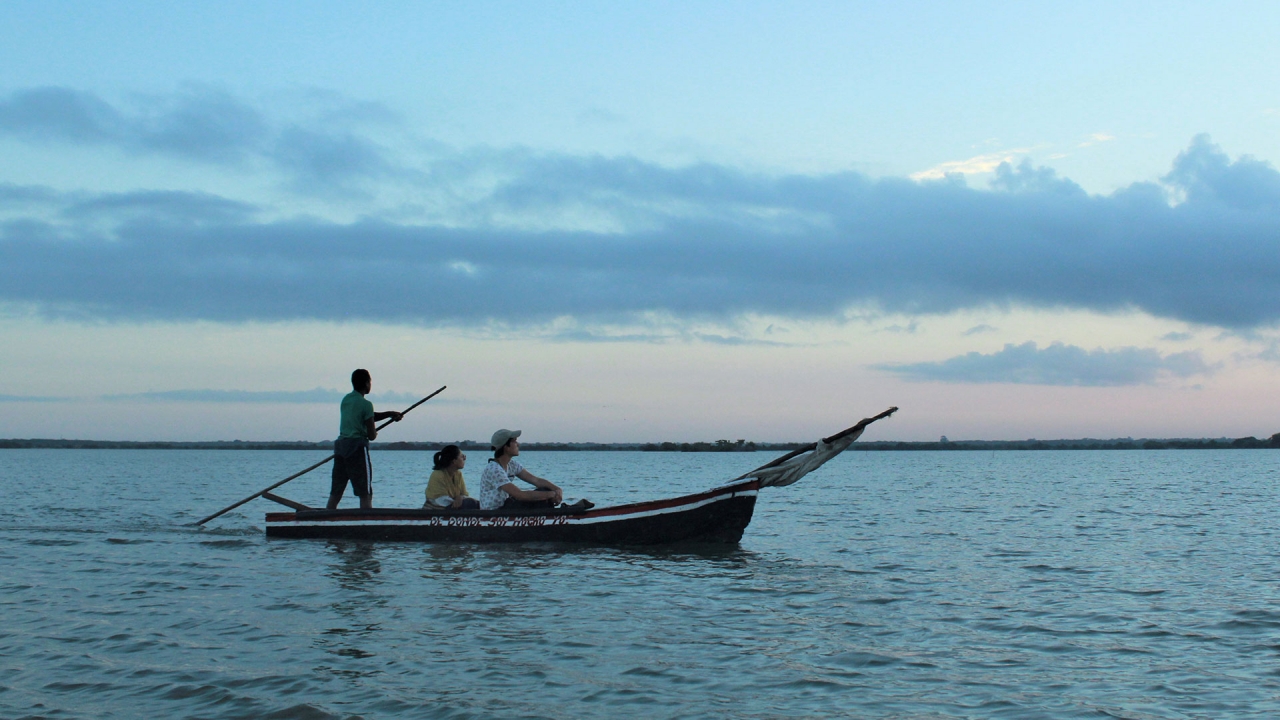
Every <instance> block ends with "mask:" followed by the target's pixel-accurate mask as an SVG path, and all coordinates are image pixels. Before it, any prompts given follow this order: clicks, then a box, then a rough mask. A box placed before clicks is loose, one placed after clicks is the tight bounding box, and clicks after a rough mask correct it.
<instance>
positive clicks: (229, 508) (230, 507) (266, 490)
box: [195, 385, 449, 525]
mask: <svg viewBox="0 0 1280 720" xmlns="http://www.w3.org/2000/svg"><path fill="white" fill-rule="evenodd" d="M447 387H449V386H448V385H441V386H440V389H439V390H437V391H435V392H433V393H431V394H430V395H428V396H426V397H424V398H422V399H421V400H419V401H418V402H416V403H414V404H412V405H410V406H409V407H407V408H405V409H404V410H402V411H401V412H400V417H401V419H404V416H405V415H408V414H409V411H410V410H412V409H414V408H416V407H418V406H419V405H421V404H422V403H424V402H426V401H428V400H430V399H431V398H433V397H435V396H437V395H439V394H440V393H442V392H444V389H445V388H447ZM393 422H395V420H387V421H386V422H384V423H382V424H381V425H379V426H377V427H376V428H374V430H375V431H376V430H381V429H382V428H384V427H386V426H388V425H390V424H391V423H393ZM332 459H333V456H332V455H330V456H329V457H327V458H325V459H323V460H321V461H320V462H318V463H316V464H315V465H312V466H311V467H309V468H307V469H306V470H303V471H302V472H297V473H294V474H292V475H290V476H289V477H287V478H285V479H283V480H281V481H280V482H278V483H276V484H275V485H272V486H270V487H266V488H263V489H261V490H259V491H258V492H256V493H254V494H252V495H250V496H249V497H247V498H245V499H243V500H241V501H240V502H238V503H235V504H233V505H228V506H226V507H224V508H222V509H221V510H219V511H218V512H216V513H214V514H212V515H210V516H209V517H207V518H205V519H203V520H201V521H199V522H197V523H195V524H196V525H203V524H205V523H207V522H209V521H210V520H212V519H214V518H216V517H218V516H219V515H222V514H224V513H228V512H230V511H232V510H235V509H236V508H238V507H240V506H241V505H243V504H245V503H247V502H249V501H250V500H253V499H254V498H257V497H262V496H263V495H265V494H267V493H269V492H271V491H272V490H275V489H276V488H278V487H280V486H281V485H283V484H285V483H287V482H289V481H290V480H296V479H298V478H300V477H302V476H303V475H306V474H307V473H309V472H311V471H312V470H315V469H316V468H318V467H320V466H321V465H324V464H325V463H327V462H329V461H330V460H332ZM277 502H278V501H277ZM285 504H288V503H285Z"/></svg>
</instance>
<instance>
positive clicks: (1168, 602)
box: [0, 450, 1280, 718]
mask: <svg viewBox="0 0 1280 720" xmlns="http://www.w3.org/2000/svg"><path fill="white" fill-rule="evenodd" d="M315 459H319V458H318V457H316V458H313V456H312V455H311V454H309V453H302V452H251V451H239V452H237V451H221V452H218V451H214V452H202V451H111V450H104V451H93V450H61V451H37V450H3V451H0V479H2V480H3V481H2V482H0V616H2V617H3V622H2V623H0V717H4V718H14V717H28V716H30V717H50V718H116V717H128V718H132V717H173V718H178V717H193V718H250V717H253V718H257V717H272V718H346V717H353V716H361V717H366V718H434V717H446V718H454V717H458V718H462V717H633V716H659V717H726V716H732V717H796V716H810V717H830V716H853V717H866V718H988V717H1011V718H1026V717H1037V718H1041V717H1043V718H1088V717H1103V718H1105V717H1117V718H1232V717H1259V718H1261V717H1277V716H1280V590H1278V589H1280V571H1278V567H1277V566H1278V563H1277V560H1278V555H1277V543H1276V540H1277V534H1276V529H1277V527H1280V511H1278V510H1277V508H1280V502H1277V500H1278V499H1280V498H1278V497H1277V494H1278V490H1277V485H1280V475H1278V474H1277V470H1276V467H1277V464H1278V463H1280V453H1276V452H1268V451H1265V450H1260V451H1181V452H1180V451H1166V452H1140V451H1135V452H1034V453H1017V452H1002V453H923V452H922V453H846V454H845V455H844V456H842V457H840V458H838V459H837V460H835V461H834V462H832V463H831V464H829V465H828V466H827V467H825V468H823V469H822V470H821V471H819V472H818V473H816V474H815V475H812V476H810V477H808V478H806V479H805V480H804V481H802V482H801V483H800V484H798V485H795V486H792V487H790V488H781V489H774V490H766V491H764V492H762V493H761V498H760V503H759V504H758V505H757V509H756V516H755V520H754V522H753V523H752V525H751V526H750V527H749V528H748V529H747V533H746V536H745V537H744V538H743V541H742V544H741V546H740V547H736V548H729V549H724V550H720V551H706V550H698V549H690V548H683V549H681V548H676V549H669V550H661V551H636V550H617V549H601V548H572V547H564V546H554V545H547V546H524V547H516V546H511V547H507V546H471V547H465V546H464V547H449V546H438V545H426V544H408V543H405V544H399V543H380V544H365V543H357V542H327V541H299V540H273V541H268V540H267V539H266V538H265V537H264V536H263V533H262V513H263V512H265V511H267V510H268V509H273V508H274V507H276V506H274V505H272V504H271V503H268V502H266V501H261V500H259V501H255V502H254V503H252V504H250V505H248V506H245V508H243V509H242V510H243V512H239V511H237V512H234V513H231V514H229V515H227V516H224V517H223V518H220V519H219V520H216V521H214V523H212V524H211V525H212V526H211V527H210V528H209V529H206V530H197V529H192V528H190V527H187V526H185V524H186V523H190V522H192V521H194V520H196V519H198V518H200V517H202V516H204V515H206V514H208V513H210V512H212V511H214V510H216V509H218V508H219V507H222V506H224V505H227V504H229V503H230V502H231V501H233V500H236V499H239V498H240V497H242V496H244V495H247V494H249V493H250V492H253V491H255V490H257V489H260V488H261V487H264V486H265V485H267V484H268V483H270V482H272V481H274V480H275V479H279V478H281V477H284V476H285V475H288V474H290V473H292V472H293V471H295V470H297V469H301V468H302V467H305V466H306V465H308V464H309V463H310V462H313V461H314V460H315ZM524 459H525V460H526V461H527V462H526V464H527V465H528V466H529V467H530V468H531V469H532V470H533V471H534V472H536V473H538V474H540V475H544V476H547V477H550V478H553V479H556V480H559V481H561V484H562V485H563V486H565V487H566V489H567V490H568V491H569V494H570V495H585V496H587V497H590V498H591V499H592V500H594V501H596V502H597V503H600V504H603V503H611V502H620V501H632V500H640V499H647V498H655V497H661V496H665V495H671V494H675V493H677V492H682V491H686V490H688V491H692V490H699V489H704V488H706V487H709V486H712V485H715V484H718V483H719V482H721V481H722V480H725V479H728V478H729V477H732V476H733V475H735V474H737V473H739V472H741V471H743V470H746V469H749V468H750V467H753V466H754V465H757V464H759V463H761V462H764V461H765V460H768V459H769V457H768V456H766V455H764V454H754V455H752V454H746V455H720V454H674V453H662V454H641V453H526V454H525V457H524ZM427 462H428V458H427V456H426V455H425V454H419V453H391V452H383V453H375V455H374V463H375V468H376V477H377V482H376V484H375V487H376V488H377V493H378V495H377V500H378V503H379V504H380V505H401V506H405V505H419V504H421V501H422V488H423V486H424V485H425V475H426V468H427ZM469 476H470V477H471V478H472V481H473V482H474V481H475V478H477V477H478V470H476V469H474V468H473V469H472V470H471V471H470V472H469ZM280 492H282V493H283V494H285V495H286V496H288V497H293V498H295V499H297V500H301V501H303V502H307V503H308V504H319V503H321V502H323V499H324V496H325V495H326V493H327V479H326V477H325V476H324V474H323V470H322V471H318V472H316V473H314V474H313V475H310V476H307V477H305V478H303V479H300V480H298V481H295V482H294V483H293V484H291V485H288V486H286V487H285V488H283V489H282V490H281V491H280ZM347 503H348V504H350V503H351V500H350V499H349V500H348V501H347Z"/></svg>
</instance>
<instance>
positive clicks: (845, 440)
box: [730, 407, 898, 487]
mask: <svg viewBox="0 0 1280 720" xmlns="http://www.w3.org/2000/svg"><path fill="white" fill-rule="evenodd" d="M897 411H898V408H896V407H891V408H889V409H888V410H885V411H884V412H882V413H880V414H879V415H876V416H875V417H869V418H866V419H864V420H863V421H862V422H860V423H858V424H857V425H854V426H853V427H851V428H849V429H847V430H843V431H841V432H838V433H836V434H835V435H832V436H831V437H827V438H823V439H821V440H819V441H817V442H815V443H810V444H809V445H806V446H804V447H802V448H800V449H798V450H793V451H792V452H789V453H787V454H786V455H783V456H782V457H780V458H778V459H777V460H774V461H773V462H771V463H768V464H766V465H761V466H760V467H758V468H756V469H755V470H752V471H751V472H748V473H745V474H742V475H739V476H738V477H736V478H734V479H733V480H731V481H730V482H737V481H738V480H744V479H746V478H756V479H758V480H759V481H760V487H782V486H784V485H790V484H791V483H794V482H795V481H797V480H799V479H800V478H802V477H804V476H805V475H808V474H809V473H811V472H813V471H814V470H817V469H818V468H820V467H822V466H823V464H825V463H826V462H827V461H828V460H830V459H831V458H833V457H835V456H837V455H839V454H840V453H842V452H844V451H845V448H847V447H849V446H850V445H852V444H853V441H854V440H857V439H858V438H859V437H862V431H863V430H866V429H867V426H868V425H870V424H871V423H873V422H875V421H877V420H883V419H884V418H887V417H889V416H890V415H892V414H894V413H895V412H897Z"/></svg>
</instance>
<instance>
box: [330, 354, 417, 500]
mask: <svg viewBox="0 0 1280 720" xmlns="http://www.w3.org/2000/svg"><path fill="white" fill-rule="evenodd" d="M351 388H352V390H351V392H350V393H348V394H347V396H346V397H344V398H342V411H341V413H342V414H341V419H340V420H339V421H338V440H337V441H336V442H334V444H333V486H332V487H331V488H330V489H329V504H328V505H327V506H326V507H328V508H329V509H330V510H333V509H334V508H336V507H338V502H339V501H340V500H342V495H343V493H345V492H346V491H347V481H348V480H350V481H351V491H352V492H354V493H355V494H356V497H358V498H360V508H361V509H368V508H371V507H373V465H372V464H371V463H370V462H369V442H370V441H371V440H373V439H374V438H376V437H378V429H377V427H376V426H375V425H374V423H376V422H378V421H379V420H385V419H387V418H391V419H392V420H394V421H396V422H400V418H401V417H403V415H401V414H400V413H398V412H395V411H394V410H392V411H390V412H380V413H376V412H374V411H373V403H371V402H369V400H368V399H366V398H365V395H368V394H369V392H370V391H371V390H373V378H372V377H370V376H369V371H368V370H365V369H364V368H361V369H359V370H356V371H355V372H353V373H351Z"/></svg>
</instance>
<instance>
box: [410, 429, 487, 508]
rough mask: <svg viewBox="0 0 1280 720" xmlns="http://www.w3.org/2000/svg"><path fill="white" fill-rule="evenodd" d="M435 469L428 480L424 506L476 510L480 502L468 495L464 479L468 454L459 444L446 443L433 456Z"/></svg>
mask: <svg viewBox="0 0 1280 720" xmlns="http://www.w3.org/2000/svg"><path fill="white" fill-rule="evenodd" d="M433 461H434V462H433V464H434V465H435V469H434V470H432V471H431V477H430V479H428V480H427V502H426V503H425V504H423V506H422V507H438V508H452V509H454V510H474V509H476V508H478V507H480V502H479V501H478V500H476V499H475V498H473V497H468V496H467V482H466V481H465V480H463V479H462V468H463V467H465V466H466V464H467V456H466V455H463V454H462V450H461V449H460V448H459V447H458V446H457V445H445V446H444V448H443V449H441V450H440V452H438V453H436V454H435V457H434V458H433Z"/></svg>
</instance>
